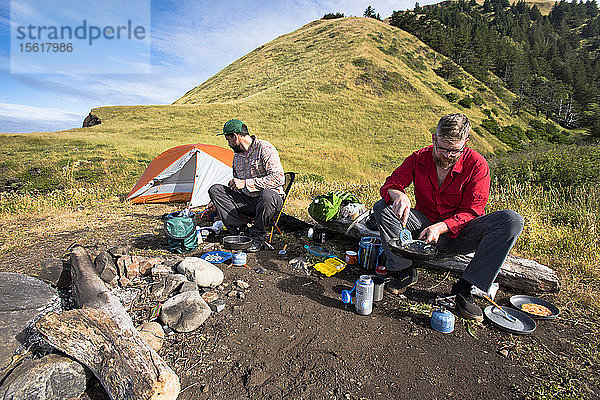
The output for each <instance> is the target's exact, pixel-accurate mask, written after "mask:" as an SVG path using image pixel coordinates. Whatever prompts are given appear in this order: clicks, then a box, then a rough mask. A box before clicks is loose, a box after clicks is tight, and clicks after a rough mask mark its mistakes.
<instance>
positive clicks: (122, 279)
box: [119, 276, 131, 287]
mask: <svg viewBox="0 0 600 400" xmlns="http://www.w3.org/2000/svg"><path fill="white" fill-rule="evenodd" d="M130 283H131V281H130V280H129V279H128V278H127V277H126V276H121V277H120V278H119V284H120V285H121V287H125V286H129V284H130Z"/></svg>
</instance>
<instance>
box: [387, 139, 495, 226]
mask: <svg viewBox="0 0 600 400" xmlns="http://www.w3.org/2000/svg"><path fill="white" fill-rule="evenodd" d="M432 152H433V146H429V147H426V148H423V149H420V150H417V151H415V152H414V153H412V154H411V155H410V156H408V157H407V158H406V159H405V160H404V162H403V163H402V165H400V166H399V167H398V168H397V169H396V170H395V171H394V172H393V173H392V175H390V176H389V177H388V178H387V179H386V180H385V183H384V184H383V186H382V187H381V189H380V193H381V197H382V198H383V199H384V200H385V202H386V203H388V204H391V203H392V200H391V199H390V195H389V193H388V190H389V189H397V190H400V191H402V192H404V190H405V188H406V187H408V186H409V185H410V184H411V183H413V182H414V184H415V200H416V204H415V205H414V208H415V209H417V210H419V211H421V212H422V213H423V214H424V215H425V216H426V217H427V218H428V219H429V220H430V221H431V222H432V223H436V222H440V221H444V222H445V223H446V225H448V229H450V233H449V235H450V236H452V237H455V236H456V235H457V234H458V232H459V231H460V230H461V229H462V228H463V227H464V226H465V225H466V224H467V222H469V221H471V220H472V219H474V218H476V217H478V216H480V215H483V214H484V213H485V205H486V204H487V201H488V198H489V195H490V169H489V167H488V164H487V161H486V160H485V158H483V156H482V155H481V154H479V153H477V152H476V151H475V150H473V149H470V148H465V151H464V153H463V154H462V155H461V157H460V158H459V160H458V162H457V163H456V164H455V165H454V167H453V168H452V170H451V171H450V172H449V173H448V175H447V176H446V178H445V179H444V182H442V185H441V187H440V186H439V185H438V178H437V171H436V166H435V163H434V162H433V154H432Z"/></svg>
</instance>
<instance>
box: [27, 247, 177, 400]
mask: <svg viewBox="0 0 600 400" xmlns="http://www.w3.org/2000/svg"><path fill="white" fill-rule="evenodd" d="M71 273H72V278H73V285H74V288H73V289H74V290H73V292H74V300H75V305H76V306H77V307H81V308H80V309H75V310H70V311H66V312H63V313H62V314H56V313H50V314H47V315H46V316H44V317H42V318H41V319H40V320H39V321H38V322H37V323H36V328H37V329H38V331H39V332H40V333H41V334H42V336H44V338H45V339H46V340H47V341H48V343H50V344H51V345H52V346H54V347H55V348H57V349H59V350H60V351H62V352H64V353H66V354H68V355H69V356H71V357H73V358H75V359H76V360H78V361H79V362H81V363H83V364H85V365H86V366H87V367H88V368H89V369H90V370H91V371H92V372H93V373H94V374H95V375H96V376H97V377H98V379H99V380H100V382H101V383H102V385H103V386H104V388H105V389H106V392H107V393H108V395H109V396H110V398H111V399H132V400H133V399H136V400H140V399H153V400H154V399H157V400H158V399H161V400H162V399H176V398H177V396H178V395H179V390H180V384H179V378H178V377H177V375H176V374H175V372H173V370H172V369H171V368H170V367H169V366H168V365H167V364H166V363H165V362H164V361H163V360H162V358H161V357H160V356H159V355H158V353H156V351H154V350H153V349H152V348H151V347H150V346H149V345H148V344H147V343H146V342H145V341H144V340H143V339H142V338H141V336H140V335H139V333H138V331H137V330H136V329H135V327H134V325H133V321H132V320H131V318H130V317H129V315H128V314H127V311H126V310H125V308H124V307H123V305H122V304H121V302H120V301H119V299H118V298H117V297H116V296H114V295H113V294H112V293H111V292H110V291H109V290H108V288H107V287H106V285H105V284H104V282H103V281H102V280H101V279H100V277H99V276H98V274H97V272H96V270H95V269H94V266H93V264H92V260H91V259H90V257H89V255H88V253H87V251H86V250H85V249H84V248H83V247H81V246H78V247H75V248H74V249H73V251H72V253H71Z"/></svg>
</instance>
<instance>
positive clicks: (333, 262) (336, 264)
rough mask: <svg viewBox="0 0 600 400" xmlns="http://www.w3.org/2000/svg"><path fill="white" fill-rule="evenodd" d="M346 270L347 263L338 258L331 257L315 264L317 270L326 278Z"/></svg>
mask: <svg viewBox="0 0 600 400" xmlns="http://www.w3.org/2000/svg"><path fill="white" fill-rule="evenodd" d="M344 268H346V263H345V262H343V261H342V260H340V259H339V258H337V257H331V258H328V259H326V260H325V261H323V262H320V263H317V264H315V269H316V270H317V271H319V272H320V273H322V274H324V275H325V276H332V275H335V274H337V273H338V272H340V271H342V270H343V269H344Z"/></svg>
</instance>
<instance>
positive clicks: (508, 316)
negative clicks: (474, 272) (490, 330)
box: [483, 294, 517, 322]
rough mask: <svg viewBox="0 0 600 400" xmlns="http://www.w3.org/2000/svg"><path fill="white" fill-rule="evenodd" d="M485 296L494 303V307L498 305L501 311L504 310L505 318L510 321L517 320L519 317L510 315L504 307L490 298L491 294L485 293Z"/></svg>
mask: <svg viewBox="0 0 600 400" xmlns="http://www.w3.org/2000/svg"><path fill="white" fill-rule="evenodd" d="M483 298H484V299H486V300H487V301H489V302H490V303H492V304H493V305H494V307H496V308H497V309H499V310H500V311H502V313H503V314H504V318H506V319H507V320H508V321H510V322H517V319H516V318H515V317H513V316H512V315H510V314H509V313H507V312H506V310H505V309H504V308H502V307H500V306H499V305H498V304H496V302H495V301H494V300H492V299H491V298H490V296H488V295H487V294H484V295H483Z"/></svg>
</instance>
